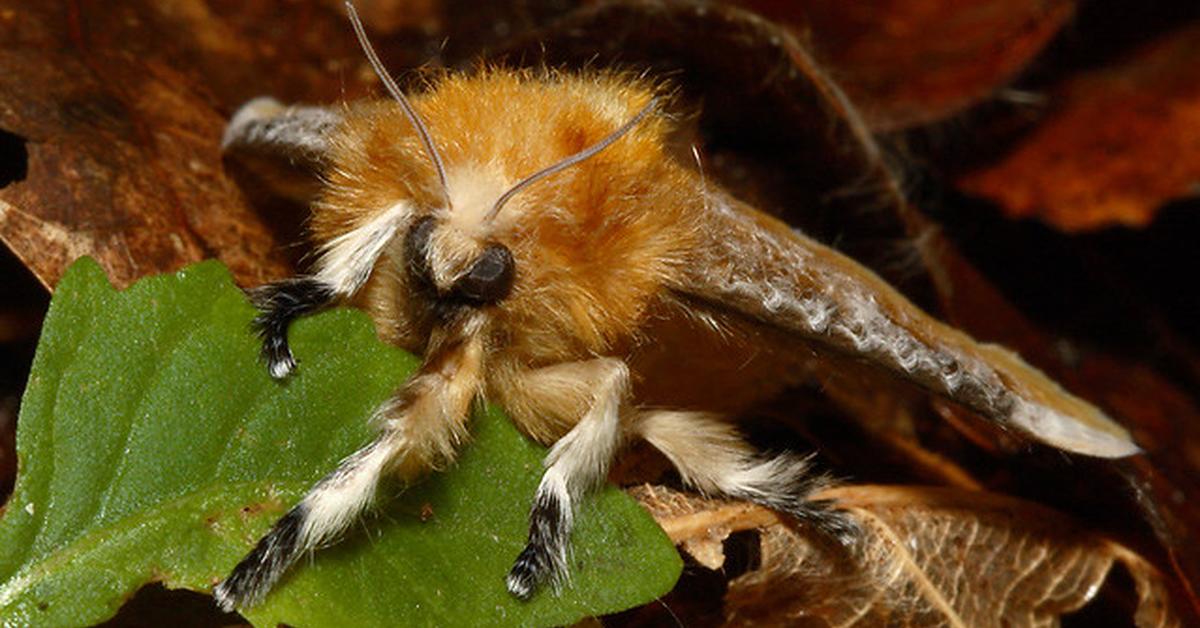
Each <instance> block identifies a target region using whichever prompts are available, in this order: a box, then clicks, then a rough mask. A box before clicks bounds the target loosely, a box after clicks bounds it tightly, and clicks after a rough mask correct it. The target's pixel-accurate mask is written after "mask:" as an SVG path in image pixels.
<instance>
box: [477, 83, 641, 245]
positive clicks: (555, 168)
mask: <svg viewBox="0 0 1200 628" xmlns="http://www.w3.org/2000/svg"><path fill="white" fill-rule="evenodd" d="M654 105H655V99H653V98H651V99H650V102H648V103H646V106H645V107H642V110H641V111H639V112H638V114H637V115H636V116H633V118H631V119H630V120H629V122H626V123H625V124H623V125H621V128H619V129H617V130H616V131H613V132H612V133H609V134H608V137H605V138H604V139H602V140H600V141H599V142H596V143H595V144H592V145H591V146H589V147H587V148H585V149H583V150H581V151H579V152H578V153H575V154H574V155H571V156H570V157H567V158H566V159H563V160H562V161H560V162H558V163H556V164H553V165H551V166H547V167H545V168H542V169H541V170H538V171H537V172H535V173H533V174H531V175H529V176H528V177H525V178H524V179H521V180H520V181H518V182H517V184H516V185H514V186H512V187H511V188H508V191H507V192H505V193H504V194H501V195H500V198H498V199H496V204H495V205H492V209H491V210H490V211H489V212H488V213H487V216H484V218H483V221H484V222H490V221H491V220H492V219H493V218H495V217H496V214H498V213H500V209H501V208H502V207H504V204H505V203H507V202H508V201H509V199H511V198H512V197H514V196H516V194H517V192H520V191H521V190H524V189H525V188H527V187H529V186H531V185H533V184H534V183H537V182H538V181H541V180H542V179H545V178H546V177H548V176H550V175H553V174H557V173H559V172H561V171H563V170H566V169H567V168H570V167H571V166H574V165H575V164H577V163H579V162H581V161H583V160H585V159H588V158H590V157H592V156H594V155H595V154H596V153H598V152H600V151H602V150H604V149H606V148H608V147H609V146H610V145H612V143H613V142H615V141H617V140H619V139H621V137H622V136H623V135H625V134H626V133H628V132H630V131H632V130H633V128H634V127H636V126H637V125H638V123H640V122H641V121H642V120H644V119H645V118H646V116H648V115H650V112H651V111H654Z"/></svg>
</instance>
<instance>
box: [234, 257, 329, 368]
mask: <svg viewBox="0 0 1200 628" xmlns="http://www.w3.org/2000/svg"><path fill="white" fill-rule="evenodd" d="M336 296H337V295H336V293H335V292H334V290H332V289H331V288H330V287H329V286H328V285H327V284H326V283H324V282H322V281H320V280H318V279H317V278H315V277H303V276H302V277H293V278H291V279H284V280H282V281H276V282H274V283H269V284H267V285H265V286H259V287H258V288H255V289H253V290H251V291H250V300H251V301H252V302H253V303H254V306H255V307H257V308H258V310H259V312H260V313H259V315H258V316H257V317H255V319H254V323H253V325H254V328H255V330H256V331H257V332H258V336H259V338H261V339H262V358H263V361H264V362H266V363H267V371H268V372H270V373H271V377H273V378H275V379H283V378H284V377H287V376H288V374H290V373H291V372H292V371H293V370H295V368H296V358H295V357H293V356H292V350H291V348H290V347H289V346H288V338H287V331H288V325H290V324H291V322H292V320H293V319H295V318H298V317H300V316H303V315H305V314H309V313H312V312H315V311H317V310H320V309H323V308H325V307H327V306H329V305H330V304H332V303H333V301H334V298H335V297H336Z"/></svg>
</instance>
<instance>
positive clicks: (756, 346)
mask: <svg viewBox="0 0 1200 628" xmlns="http://www.w3.org/2000/svg"><path fill="white" fill-rule="evenodd" d="M656 97H661V89H660V88H658V87H656V86H655V85H652V84H649V83H646V82H644V81H641V80H636V79H632V78H630V77H625V76H620V75H612V74H592V75H563V74H554V73H549V72H543V73H529V72H511V71H503V70H485V71H482V72H480V73H479V74H476V75H471V76H467V75H449V76H446V77H444V78H442V79H440V80H439V81H437V82H436V84H435V85H434V86H433V88H432V89H431V90H429V91H428V92H427V93H425V94H423V95H421V96H419V97H416V98H414V99H413V101H412V105H413V108H414V109H415V111H416V112H417V114H418V116H419V117H420V118H421V119H423V120H424V122H425V125H426V126H427V128H428V131H429V135H430V136H431V137H432V138H433V144H435V145H436V150H437V152H439V153H440V155H441V160H442V162H443V163H444V165H445V170H444V172H445V180H446V186H445V188H442V187H441V184H440V178H439V176H438V173H437V171H436V170H435V167H434V166H433V162H432V161H431V160H430V159H429V158H428V157H429V155H428V154H427V152H426V149H425V147H424V146H423V144H422V142H421V140H420V138H419V136H418V133H417V132H416V131H415V130H414V127H413V126H412V124H411V123H410V122H409V120H408V119H406V118H405V117H404V116H403V115H401V114H400V111H399V108H398V106H397V104H396V103H392V102H366V103H355V104H352V105H350V106H348V107H346V108H344V109H342V110H340V111H339V112H337V113H336V114H333V113H330V110H325V113H323V114H320V115H318V114H315V113H314V112H313V110H312V109H311V108H296V109H293V110H291V111H294V112H295V114H294V115H290V116H289V115H288V114H286V113H284V114H279V113H278V111H279V110H280V109H279V108H275V107H264V106H263V104H262V102H261V101H255V103H252V105H254V106H255V107H257V110H261V111H271V112H273V113H270V114H265V115H264V116H262V117H256V116H255V114H254V113H253V112H251V113H248V114H245V115H244V116H243V115H240V114H239V116H238V117H236V118H235V119H234V122H233V124H232V125H231V128H230V131H229V133H227V136H226V144H227V146H229V147H230V149H231V150H232V151H234V152H237V151H239V150H249V151H251V152H253V150H254V149H263V148H265V149H267V150H268V152H270V151H272V150H276V149H277V148H278V146H279V145H280V144H287V141H286V138H285V139H284V140H283V141H281V140H280V135H281V134H283V135H286V134H287V133H293V134H296V135H297V136H298V137H296V138H295V141H294V142H293V143H294V144H295V147H296V151H297V152H299V153H301V154H302V155H307V158H308V159H309V160H310V161H312V162H314V163H317V164H319V165H320V168H319V170H320V171H321V176H322V179H323V181H322V185H321V192H320V194H319V196H318V197H317V199H316V200H315V203H314V211H313V218H312V222H311V229H312V234H313V239H314V240H315V242H316V243H317V244H318V245H319V257H318V259H317V262H316V264H315V268H314V272H313V273H312V274H311V275H309V276H306V277H302V278H299V279H293V280H289V281H285V282H279V283H276V284H271V285H269V286H266V287H264V288H262V289H260V290H259V291H257V292H256V293H255V294H256V302H257V304H258V305H259V307H260V308H262V309H263V312H264V313H263V316H262V317H261V318H260V328H261V330H262V333H263V336H264V340H265V343H264V355H265V356H266V358H267V360H268V365H269V367H270V369H271V372H272V375H274V376H276V377H283V376H286V375H287V374H288V372H290V371H291V369H292V368H294V366H295V362H294V360H293V359H292V356H291V353H290V351H289V350H288V348H287V342H286V326H287V322H288V321H289V320H290V319H291V318H292V317H294V316H295V315H298V314H303V313H306V312H309V311H313V310H315V309H319V308H320V307H324V306H325V305H327V304H329V303H333V302H336V301H342V302H350V303H353V304H355V305H358V306H360V307H362V308H363V309H365V310H366V311H368V312H369V313H370V314H371V316H372V317H373V319H374V320H375V322H376V325H377V329H378V332H379V334H380V336H381V337H383V338H384V339H385V340H387V341H388V342H392V343H394V344H397V345H399V346H401V347H404V348H406V349H409V350H411V351H414V352H418V353H421V354H423V355H424V356H425V361H424V364H423V366H422V367H421V370H420V371H419V373H418V374H417V375H416V376H415V377H414V378H413V379H412V380H411V381H410V382H408V383H407V384H406V385H405V386H404V387H403V388H402V389H401V390H400V391H398V392H397V394H396V396H395V397H394V398H393V400H392V401H390V402H389V403H387V404H385V405H384V406H383V407H381V408H380V409H379V411H378V412H377V415H376V418H375V420H376V423H377V425H378V426H379V435H378V437H377V438H376V440H375V441H373V442H372V443H370V444H368V445H367V446H365V447H364V448H363V449H362V450H360V451H359V452H357V453H356V454H354V455H352V456H350V457H348V458H347V459H346V460H345V461H344V462H343V463H342V465H341V466H340V467H339V468H338V469H336V470H334V471H333V472H332V473H330V474H329V475H328V476H326V478H325V479H323V480H322V481H321V482H319V483H318V484H317V485H316V486H314V487H313V489H312V491H311V492H310V493H309V494H308V496H306V497H305V498H304V500H303V501H302V502H301V504H299V505H298V506H296V508H295V509H293V511H292V512H291V513H289V515H288V516H286V517H285V518H284V519H282V520H281V523H280V525H278V526H277V527H276V529H275V530H273V531H272V532H271V533H270V534H268V536H267V537H265V538H264V539H263V540H262V541H260V543H259V546H258V548H256V549H255V551H254V552H252V553H251V554H250V555H249V556H248V557H247V558H246V560H245V561H243V563H242V564H240V565H239V566H238V567H237V568H235V570H234V573H233V575H231V577H230V578H229V579H227V580H226V581H225V582H223V583H222V584H221V585H220V586H219V587H218V589H217V591H216V594H217V597H218V600H219V601H221V603H222V604H223V605H225V606H226V607H232V606H234V605H236V604H241V603H253V602H254V601H256V600H257V599H259V598H260V597H261V596H262V595H263V594H265V591H266V590H268V589H269V588H270V586H271V584H272V583H273V582H274V581H275V580H276V579H277V578H278V577H279V575H280V574H281V573H282V571H283V570H284V569H286V568H287V566H288V565H290V564H291V563H292V562H294V561H295V560H296V558H297V557H298V556H299V555H301V554H302V553H303V552H304V551H307V550H308V549H311V548H313V547H315V546H318V545H320V544H321V543H324V542H327V541H328V540H330V539H331V538H333V537H335V536H336V535H337V534H339V533H340V532H341V531H342V530H343V529H345V527H346V526H347V525H348V524H349V522H350V521H352V520H353V518H354V517H355V516H356V515H357V514H358V512H360V511H361V510H362V509H363V508H365V507H366V506H367V504H368V503H369V502H370V500H371V497H372V493H373V488H374V486H375V483H376V482H377V481H378V478H379V476H380V475H381V474H382V473H384V472H386V471H391V472H395V473H398V474H399V475H400V476H402V477H404V478H411V477H413V476H415V475H417V474H419V473H421V472H423V471H426V470H429V469H432V468H437V467H440V466H442V465H444V464H446V463H447V462H448V461H449V460H451V459H452V458H453V456H454V454H455V450H456V448H457V446H458V445H459V444H460V443H461V441H462V440H463V439H464V437H465V429H466V427H465V425H466V423H465V419H466V415H467V414H468V413H469V409H470V406H471V404H472V403H473V402H474V401H475V400H477V399H479V398H481V397H482V398H487V399H490V400H493V401H496V402H499V403H500V404H501V405H502V406H503V407H504V408H505V409H506V410H507V411H508V413H509V415H510V416H511V417H512V419H513V420H514V421H515V422H516V424H517V425H518V427H519V428H520V429H521V430H522V431H523V432H524V433H526V434H527V435H528V436H530V437H531V438H534V439H536V440H538V441H541V442H543V443H546V444H551V445H553V447H552V448H551V451H550V453H549V455H548V457H547V459H546V471H545V475H544V476H543V479H542V483H541V485H540V486H539V489H538V493H537V497H536V498H535V503H534V506H533V508H532V510H531V513H530V535H529V543H528V545H527V547H526V549H525V551H524V552H522V553H521V555H520V556H518V557H517V560H516V563H515V565H514V567H513V570H512V572H511V573H510V574H509V578H508V581H507V582H508V587H509V590H510V591H511V592H513V593H514V594H515V595H517V596H519V597H522V598H525V597H528V596H529V595H531V594H532V593H533V591H534V590H535V589H536V587H537V586H538V585H539V583H541V582H544V581H545V580H547V579H561V578H562V577H564V575H565V573H566V572H567V565H566V557H567V544H568V542H569V533H570V528H571V526H572V521H573V516H574V505H575V504H576V503H578V500H579V499H580V498H581V497H582V495H583V494H584V493H586V492H587V491H588V490H591V489H592V488H593V487H594V486H596V485H597V484H598V483H600V482H602V481H603V479H604V477H605V476H606V475H607V472H608V468H609V465H610V463H611V461H612V459H613V458H614V457H615V456H616V455H617V453H618V451H619V450H620V448H621V446H622V445H623V444H624V443H625V442H626V441H627V440H629V439H632V438H642V439H645V440H647V441H648V442H650V443H651V444H652V445H653V446H655V447H656V448H658V449H659V450H660V451H662V452H663V454H664V455H665V456H666V457H667V458H668V459H669V460H670V461H671V462H672V463H674V464H675V466H676V467H677V468H678V470H679V472H680V475H681V477H682V478H683V479H684V481H685V482H687V483H689V484H690V485H691V486H693V487H694V488H696V489H698V490H700V491H703V492H706V493H711V494H720V495H727V496H731V497H737V498H743V499H749V500H752V501H756V502H759V503H762V504H765V505H768V506H770V507H772V508H775V509H778V510H780V511H782V512H786V513H788V514H790V515H792V516H794V517H796V518H798V519H799V520H801V521H804V522H807V523H809V524H811V525H814V526H816V527H818V528H820V529H822V530H824V531H826V532H828V533H829V534H830V535H832V536H834V537H836V538H839V539H848V538H852V536H853V526H852V525H850V524H849V523H848V522H847V521H846V520H844V519H842V518H841V517H839V516H838V515H837V514H836V513H831V512H830V511H829V510H828V509H827V506H828V505H827V504H819V503H813V502H811V501H808V500H807V496H808V495H809V494H811V493H812V491H814V490H815V489H816V488H817V487H819V486H820V484H821V479H820V478H819V477H813V476H811V474H809V473H808V464H807V461H806V460H804V459H801V458H797V457H794V456H791V455H786V454H785V455H782V456H777V457H774V458H769V457H765V456H762V455H760V454H758V453H756V452H755V451H753V450H752V449H751V448H750V447H749V446H748V445H746V443H745V442H744V441H743V440H742V439H741V437H740V436H739V435H738V434H737V432H736V430H735V429H734V428H733V427H732V426H731V425H730V424H729V423H728V422H727V420H726V419H727V418H728V417H732V416H735V415H736V413H737V412H738V411H740V410H742V409H744V408H745V407H747V406H748V405H750V404H753V403H755V402H757V401H760V400H762V399H765V398H768V397H770V396H772V395H774V394H776V393H777V392H779V390H780V389H782V388H783V387H785V386H787V385H790V384H792V383H795V382H796V381H799V380H801V379H804V378H806V377H809V376H811V375H812V374H813V372H812V369H813V368H814V367H815V365H816V364H819V362H818V361H817V360H814V359H813V358H814V357H818V356H821V355H835V356H838V357H839V358H850V359H853V360H856V361H860V362H862V363H866V364H869V365H871V366H873V367H876V368H878V369H881V370H883V371H886V372H890V373H892V374H894V375H896V376H898V377H900V378H902V379H905V380H908V381H911V382H913V383H915V384H917V385H919V386H921V387H923V388H926V389H928V390H931V391H933V392H935V393H938V394H941V395H944V396H946V397H948V398H950V399H951V400H954V401H957V402H959V403H962V404H963V405H965V406H967V407H969V408H971V409H973V410H975V411H977V412H979V413H980V414H981V415H983V416H985V417H987V418H990V419H992V420H994V421H997V422H999V423H1001V424H1002V425H1006V426H1012V427H1015V428H1017V429H1019V430H1021V431H1023V432H1025V433H1026V434H1029V435H1031V436H1033V437H1034V438H1037V439H1040V440H1042V441H1044V442H1047V443H1049V444H1052V445H1055V446H1058V447H1061V448H1063V449H1067V450H1070V451H1075V452H1079V453H1085V454H1090V455H1099V456H1109V457H1115V456H1121V455H1128V454H1130V453H1134V452H1136V451H1137V448H1136V446H1135V445H1133V443H1132V442H1131V441H1130V439H1129V436H1128V434H1127V433H1126V432H1125V431H1124V430H1123V429H1122V428H1121V427H1119V426H1118V425H1116V424H1115V423H1113V422H1112V421H1111V420H1109V419H1108V418H1107V417H1105V416H1104V415H1103V414H1102V413H1101V412H1100V411H1099V410H1097V409H1096V408H1094V407H1093V406H1091V405H1090V404H1088V403H1086V402H1084V401H1082V400H1079V399H1077V398H1075V397H1073V396H1071V395H1070V394H1069V393H1067V392H1065V391H1063V390H1062V389H1061V388H1059V387H1058V386H1057V385H1056V384H1054V383H1053V382H1051V381H1050V380H1048V379H1047V378H1046V377H1045V376H1044V375H1042V374H1041V373H1040V372H1038V371H1036V370H1035V369H1033V368H1031V367H1029V366H1028V365H1026V364H1024V363H1023V362H1021V360H1020V359H1019V358H1018V357H1016V356H1015V355H1014V354H1012V353H1009V352H1007V351H1005V350H1003V349H1000V348H997V347H993V346H988V345H982V344H979V343H977V342H975V341H974V340H972V339H971V338H969V337H968V336H966V335H965V334H963V333H961V332H959V331H957V330H955V329H952V328H950V327H948V326H946V325H944V324H942V323H940V322H938V321H936V320H935V319H933V318H931V317H930V316H928V315H927V314H925V313H923V312H921V311H920V310H919V309H918V308H916V307H915V306H914V305H912V304H911V303H910V302H909V301H907V300H906V299H905V298H904V297H902V296H901V295H900V294H899V293H897V292H896V291H895V290H894V289H892V288H891V287H890V286H888V285H887V284H886V283H884V282H883V281H882V280H881V279H880V278H879V277H877V276H876V275H874V274H873V273H871V272H870V271H869V270H867V269H865V268H864V267H862V266H861V265H859V264H857V263H855V262H854V261H853V260H850V259H849V258H846V257H845V256H843V255H841V254H839V253H837V252H835V251H833V250H831V249H829V248H827V247H824V246H822V245H820V244H818V243H816V242H813V241H811V240H809V239H808V238H806V237H805V236H803V235H801V234H798V233H796V232H794V231H792V230H791V229H790V228H788V227H787V226H785V225H783V224H782V223H780V222H778V221H776V220H775V219H773V218H770V217H768V216H766V215H764V214H762V213H760V212H758V211H756V210H754V209H753V208H751V207H749V206H746V205H744V204H742V203H740V202H738V201H737V200H736V199H733V198H732V197H730V196H728V195H727V194H726V193H725V192H723V191H722V190H720V189H718V188H715V187H714V186H711V185H709V184H707V183H706V182H705V180H704V178H703V177H702V176H701V175H700V174H699V173H697V172H695V171H694V170H692V169H690V168H688V167H686V166H685V165H683V164H681V163H679V162H677V161H675V160H674V159H673V158H672V157H671V155H672V154H674V151H672V150H670V147H669V146H668V138H669V137H671V132H672V130H673V128H672V124H671V123H670V121H669V119H668V118H667V117H665V116H661V115H659V116H650V117H648V118H645V119H644V121H642V123H641V124H639V125H636V126H634V127H632V130H631V131H629V132H628V133H627V134H625V135H623V136H619V139H616V140H615V141H612V143H611V144H607V148H604V149H603V150H601V151H600V152H598V153H595V154H594V155H593V156H591V157H590V158H588V159H587V160H586V161H583V162H582V163H579V164H577V165H574V166H571V167H569V168H566V169H565V170H562V171H559V172H557V173H556V174H553V175H551V176H549V177H547V178H545V179H542V180H539V181H537V182H536V183H534V184H532V185H529V186H528V187H526V188H521V190H520V192H519V193H517V194H515V196H512V197H511V199H510V200H508V202H507V204H506V205H504V206H503V207H502V209H500V210H499V211H498V212H494V211H493V210H494V209H495V207H496V206H495V203H496V201H497V199H499V198H502V197H504V196H505V192H506V191H507V190H509V189H510V188H513V186H514V185H516V184H517V183H518V182H520V181H522V180H523V179H524V178H525V177H526V176H528V175H529V174H530V173H532V172H535V171H538V170H539V169H541V168H545V167H546V166H548V165H552V164H556V163H560V162H563V161H564V160H567V159H568V158H569V157H571V156H572V155H575V154H577V153H580V151H583V150H584V149H587V148H588V147H591V146H596V145H598V144H601V143H602V141H611V139H612V137H617V136H614V135H613V134H614V129H618V128H627V127H623V126H622V125H623V123H625V122H626V121H629V120H631V119H632V120H638V119H640V116H642V115H644V113H639V112H640V111H644V110H645V108H646V107H647V104H648V103H650V102H652V100H653V99H655V98H656ZM283 111H287V110H283ZM280 115H282V117H283V119H280ZM330 116H333V117H335V118H336V119H337V122H336V124H333V123H331V122H330ZM305 120H316V121H318V122H319V123H320V124H319V125H313V128H314V129H318V128H319V129H320V130H314V131H313V133H314V134H320V135H321V138H320V140H319V141H318V140H317V139H315V138H312V137H307V136H306V135H305V131H304V129H305V128H306V127H305ZM330 128H332V129H333V130H332V132H329V131H328V129H330ZM314 145H321V146H324V147H325V148H324V152H322V153H321V154H319V155H316V156H313V155H312V154H311V152H312V146H314ZM493 214H494V217H493Z"/></svg>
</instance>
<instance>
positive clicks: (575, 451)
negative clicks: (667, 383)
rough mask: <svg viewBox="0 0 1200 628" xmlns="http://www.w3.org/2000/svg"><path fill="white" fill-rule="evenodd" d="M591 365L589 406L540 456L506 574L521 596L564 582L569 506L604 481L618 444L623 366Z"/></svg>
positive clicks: (572, 508) (607, 360)
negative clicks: (595, 376) (520, 546)
mask: <svg viewBox="0 0 1200 628" xmlns="http://www.w3.org/2000/svg"><path fill="white" fill-rule="evenodd" d="M594 363H595V365H596V370H597V372H598V373H599V374H600V376H599V381H597V382H596V393H595V396H594V397H593V401H592V405H591V407H590V408H589V409H588V411H587V413H586V414H585V415H584V417H583V418H582V419H581V420H580V421H579V423H577V424H576V425H575V427H574V428H572V429H571V431H570V432H568V433H567V435H566V436H563V437H562V438H561V439H559V441H558V442H557V443H555V444H554V447H553V448H551V449H550V453H549V454H548V455H547V456H546V472H545V474H543V475H542V481H541V483H540V484H539V485H538V489H537V494H536V496H535V497H534V500H533V507H532V508H531V509H530V513H529V540H528V543H526V545H525V549H524V550H522V551H521V554H520V555H519V556H518V557H517V560H516V562H515V563H514V564H513V567H512V570H511V571H509V573H508V580H507V585H508V591H509V593H512V594H513V595H514V596H516V597H518V598H520V599H522V600H528V599H529V598H530V597H532V596H533V594H534V592H535V591H536V590H537V588H538V586H539V585H541V584H543V583H545V582H546V581H547V580H550V581H553V582H555V583H556V584H558V583H562V582H565V581H566V579H567V575H568V572H567V563H568V556H569V554H570V541H571V528H572V527H573V522H574V514H575V506H576V504H577V503H578V501H579V499H580V498H581V497H582V496H583V495H585V494H586V493H587V492H588V491H590V490H592V489H594V488H595V487H596V486H598V485H599V484H601V483H602V482H603V481H604V478H605V477H606V476H607V474H608V467H609V465H610V463H611V462H612V459H613V456H614V455H616V452H617V448H618V447H619V446H620V443H621V438H622V433H621V420H620V411H621V403H622V401H623V400H624V398H625V395H626V393H627V390H628V382H629V372H628V369H627V368H626V367H625V364H624V363H623V362H621V361H620V360H615V359H610V358H602V359H599V360H596V361H595V362H594Z"/></svg>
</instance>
